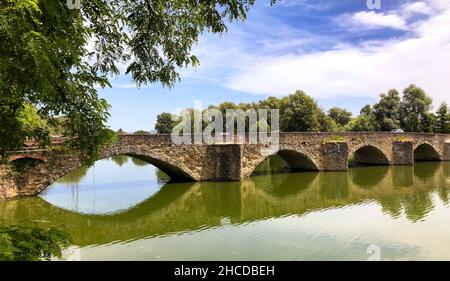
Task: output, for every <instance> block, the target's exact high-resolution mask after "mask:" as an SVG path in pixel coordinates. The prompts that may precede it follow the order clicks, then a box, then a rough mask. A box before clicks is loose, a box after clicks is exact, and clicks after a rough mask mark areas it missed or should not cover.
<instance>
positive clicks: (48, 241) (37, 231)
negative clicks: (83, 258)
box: [0, 224, 71, 261]
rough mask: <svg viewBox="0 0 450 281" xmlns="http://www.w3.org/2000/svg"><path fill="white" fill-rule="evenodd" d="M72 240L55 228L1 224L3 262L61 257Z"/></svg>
mask: <svg viewBox="0 0 450 281" xmlns="http://www.w3.org/2000/svg"><path fill="white" fill-rule="evenodd" d="M70 242H71V239H70V237H69V235H68V234H67V233H65V232H64V231H62V230H59V229H57V228H54V227H50V228H48V229H41V228H38V227H35V226H29V225H25V226H6V225H2V224H0V260H1V261H39V260H50V259H51V258H52V257H59V258H60V257H61V248H62V247H65V246H68V245H69V244H70Z"/></svg>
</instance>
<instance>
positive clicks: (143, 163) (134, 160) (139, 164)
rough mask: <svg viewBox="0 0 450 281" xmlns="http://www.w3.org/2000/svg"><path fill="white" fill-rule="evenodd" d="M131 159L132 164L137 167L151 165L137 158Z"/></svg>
mask: <svg viewBox="0 0 450 281" xmlns="http://www.w3.org/2000/svg"><path fill="white" fill-rule="evenodd" d="M130 158H131V162H133V164H134V165H136V166H146V165H149V163H147V162H145V161H143V160H141V159H138V158H136V157H130Z"/></svg>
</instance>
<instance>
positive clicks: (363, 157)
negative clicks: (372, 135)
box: [352, 144, 390, 166]
mask: <svg viewBox="0 0 450 281" xmlns="http://www.w3.org/2000/svg"><path fill="white" fill-rule="evenodd" d="M352 154H353V161H354V164H355V165H356V166H358V165H363V166H364V165H366V166H382V165H389V164H390V161H389V157H388V156H387V155H386V153H385V152H384V151H383V150H382V149H381V148H379V147H378V146H376V145H372V144H363V145H360V146H358V147H356V148H355V149H353V151H352Z"/></svg>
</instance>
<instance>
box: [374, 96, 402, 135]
mask: <svg viewBox="0 0 450 281" xmlns="http://www.w3.org/2000/svg"><path fill="white" fill-rule="evenodd" d="M373 113H374V115H375V118H376V120H377V122H378V125H379V126H380V130H381V131H391V130H393V129H396V128H399V127H400V94H399V93H398V91H397V90H395V89H391V90H389V91H388V93H387V95H386V94H381V95H380V101H379V102H378V103H376V104H375V105H374V106H373Z"/></svg>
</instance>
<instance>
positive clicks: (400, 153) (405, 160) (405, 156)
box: [392, 141, 414, 165]
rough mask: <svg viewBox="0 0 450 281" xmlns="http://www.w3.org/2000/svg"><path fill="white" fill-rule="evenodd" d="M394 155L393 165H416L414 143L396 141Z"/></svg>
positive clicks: (393, 148)
mask: <svg viewBox="0 0 450 281" xmlns="http://www.w3.org/2000/svg"><path fill="white" fill-rule="evenodd" d="M392 153H393V159H392V165H414V146H413V142H412V141H394V142H393V144H392Z"/></svg>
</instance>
